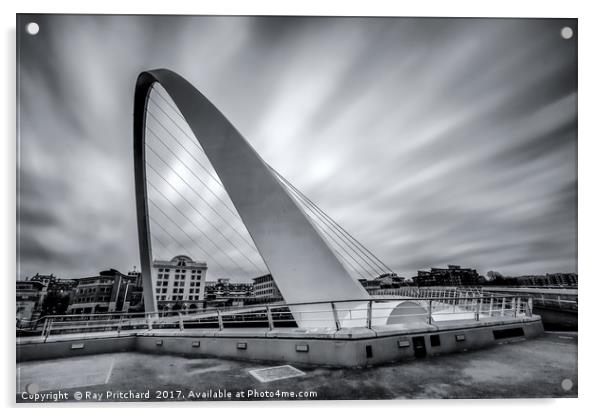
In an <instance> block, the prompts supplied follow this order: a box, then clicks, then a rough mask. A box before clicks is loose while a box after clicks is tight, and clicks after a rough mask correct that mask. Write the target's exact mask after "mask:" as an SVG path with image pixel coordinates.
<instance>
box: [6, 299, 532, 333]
mask: <svg viewBox="0 0 602 416" xmlns="http://www.w3.org/2000/svg"><path fill="white" fill-rule="evenodd" d="M445 294H446V295H450V293H445ZM532 310H533V301H532V298H531V297H529V296H503V295H502V296H500V295H494V294H483V293H481V294H474V295H472V296H458V293H456V294H454V295H453V296H451V295H450V296H438V297H384V298H372V299H358V300H344V301H333V302H324V301H320V302H311V303H296V304H272V305H258V306H252V307H247V308H229V309H225V308H224V309H214V310H209V311H200V312H195V313H192V314H185V313H182V312H178V311H172V312H171V313H167V314H166V313H159V312H153V313H109V314H88V315H52V316H45V317H42V318H40V319H38V320H35V321H31V323H32V324H33V325H31V326H30V327H28V328H18V329H21V330H22V331H23V332H22V333H21V335H34V336H40V337H42V338H43V339H44V341H46V339H47V338H48V337H49V336H50V335H61V334H75V333H77V334H83V333H89V332H110V331H112V332H115V333H116V334H117V335H118V336H119V335H120V334H121V333H122V332H124V331H140V330H158V329H173V330H178V331H184V330H188V329H213V330H217V331H222V330H224V329H225V328H234V327H238V328H251V327H255V328H257V327H260V328H266V329H269V330H273V329H275V328H282V327H295V326H296V324H295V323H296V322H299V321H302V322H303V323H304V325H305V326H309V327H312V325H313V324H314V323H315V325H316V326H318V327H331V328H332V329H336V330H341V329H345V328H357V327H366V328H373V327H375V326H379V327H380V326H390V325H399V324H401V325H406V324H409V323H411V324H423V325H429V324H433V323H437V322H441V321H455V320H457V321H461V320H470V321H479V320H482V319H487V318H497V317H515V318H519V317H530V316H532ZM325 322H327V323H326V324H325ZM28 331H29V332H28Z"/></svg>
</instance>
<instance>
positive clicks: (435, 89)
mask: <svg viewBox="0 0 602 416" xmlns="http://www.w3.org/2000/svg"><path fill="white" fill-rule="evenodd" d="M30 21H35V22H37V23H38V24H39V27H40V31H39V33H38V34H37V35H35V36H31V35H29V34H27V33H26V32H25V30H24V26H25V25H26V24H27V23H28V22H30ZM566 26H569V27H571V28H572V29H573V32H574V36H573V37H572V38H571V39H565V38H563V37H562V36H561V29H562V28H563V27H566ZM17 31H18V78H19V79H18V94H17V104H18V140H19V142H18V149H19V150H18V169H19V171H18V189H17V192H18V204H19V212H18V226H19V227H18V248H19V254H18V256H19V257H18V276H17V278H25V277H26V276H31V275H33V274H35V273H42V274H50V273H54V274H55V275H57V276H59V277H65V278H72V277H83V276H90V275H94V274H96V273H98V272H99V271H100V270H104V269H108V268H117V269H118V270H121V271H124V272H125V271H128V270H130V269H132V267H133V266H137V267H139V252H138V241H137V228H136V217H135V215H136V214H135V199H134V176H133V155H132V108H133V91H134V85H135V81H136V77H137V76H138V74H139V73H140V72H142V71H144V70H148V69H153V68H168V69H171V70H173V71H175V72H177V73H179V74H180V75H182V76H183V77H185V78H186V79H188V80H189V81H190V82H191V83H192V84H193V85H194V86H195V87H197V88H198V89H199V90H200V91H201V92H202V93H203V94H204V95H205V96H206V97H207V98H208V99H209V100H211V101H212V102H213V103H214V104H215V106H216V107H217V108H218V109H219V110H220V111H221V112H222V113H223V114H224V115H225V116H226V117H227V118H228V119H229V120H230V122H232V124H233V125H234V126H235V127H236V128H237V129H238V131H239V132H240V133H241V134H242V135H243V136H244V137H245V138H246V139H247V141H248V142H249V143H250V144H251V145H252V146H253V147H254V148H255V149H256V150H257V152H258V153H259V154H260V155H261V156H262V158H263V159H264V160H265V161H266V162H267V163H269V164H270V165H271V166H272V167H273V168H275V169H276V170H277V171H278V172H280V174H282V175H283V176H284V177H286V178H287V179H288V180H289V181H290V182H292V183H293V184H294V185H295V186H296V187H297V188H298V189H300V190H301V191H302V192H303V193H304V194H305V195H307V196H308V197H309V198H311V200H313V201H314V202H315V203H316V204H317V205H319V206H320V207H321V208H322V209H323V210H324V211H325V212H326V213H328V215H329V216H330V217H332V218H333V219H335V220H336V221H337V222H339V223H340V224H341V225H342V226H343V227H344V228H345V229H346V230H347V231H349V232H350V233H351V234H352V235H353V236H354V237H356V238H357V239H358V240H359V241H361V242H362V243H363V245H365V246H366V247H368V248H369V249H370V250H371V251H372V252H373V253H374V254H375V255H377V256H378V257H379V258H380V259H381V260H382V261H383V262H384V263H386V264H387V265H388V266H389V267H391V268H392V269H393V270H394V271H396V272H397V273H398V274H400V275H402V276H406V277H411V276H414V275H415V274H416V271H417V270H418V269H426V268H430V267H441V266H446V265H447V264H460V265H463V266H467V267H471V268H476V269H477V270H478V271H479V272H480V273H481V274H483V275H484V274H485V273H486V272H487V271H488V270H496V271H498V272H500V273H502V274H505V275H522V274H543V273H549V272H576V271H577V154H576V152H577V26H576V20H570V19H567V20H558V19H442V18H439V19H437V18H296V17H219V16H205V17H192V16H171V17H166V16H163V17H158V16H85V15H21V17H20V20H19V22H18V27H17ZM204 230H206V231H207V232H208V233H210V232H213V233H215V234H214V237H215V238H217V237H218V235H217V234H218V233H219V232H220V231H221V230H215V229H213V231H211V230H210V229H209V228H207V229H204ZM191 250H192V248H191ZM232 255H233V256H236V255H237V254H236V253H233V254H232ZM200 256H201V255H199V257H200ZM197 260H207V261H208V263H209V269H210V271H211V270H212V264H211V263H212V262H211V259H207V258H204V259H203V258H198V259H197ZM249 273H250V275H249V276H237V279H236V280H248V279H250V278H251V277H254V276H255V275H253V274H252V272H249ZM210 277H211V275H210Z"/></svg>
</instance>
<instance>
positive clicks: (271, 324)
mask: <svg viewBox="0 0 602 416" xmlns="http://www.w3.org/2000/svg"><path fill="white" fill-rule="evenodd" d="M265 312H266V314H267V317H268V326H269V328H270V331H271V330H272V329H274V318H273V317H272V310H271V309H270V306H269V305H266V307H265Z"/></svg>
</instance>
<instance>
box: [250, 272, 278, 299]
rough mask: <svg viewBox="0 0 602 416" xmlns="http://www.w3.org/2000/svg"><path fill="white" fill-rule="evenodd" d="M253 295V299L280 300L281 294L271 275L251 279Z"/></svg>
mask: <svg viewBox="0 0 602 416" xmlns="http://www.w3.org/2000/svg"><path fill="white" fill-rule="evenodd" d="M253 294H254V296H255V298H273V299H282V294H281V293H280V289H278V285H276V282H275V281H274V279H273V278H272V275H271V274H266V275H263V276H259V277H255V278H254V279H253Z"/></svg>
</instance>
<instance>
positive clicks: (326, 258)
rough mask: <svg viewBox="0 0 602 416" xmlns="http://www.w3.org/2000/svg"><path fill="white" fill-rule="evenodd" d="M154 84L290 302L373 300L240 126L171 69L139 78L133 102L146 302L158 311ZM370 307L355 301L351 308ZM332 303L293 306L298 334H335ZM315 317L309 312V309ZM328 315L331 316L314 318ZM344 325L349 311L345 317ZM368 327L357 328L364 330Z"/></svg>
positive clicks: (140, 241) (140, 238)
mask: <svg viewBox="0 0 602 416" xmlns="http://www.w3.org/2000/svg"><path fill="white" fill-rule="evenodd" d="M154 83H159V84H160V85H161V86H162V87H163V88H164V89H165V91H167V93H168V94H169V96H170V97H171V99H172V100H173V102H174V103H175V105H176V106H177V107H178V109H179V110H180V112H181V113H182V115H183V116H184V119H185V120H186V122H187V123H188V125H189V127H190V129H191V130H192V132H193V133H194V135H195V137H196V139H197V140H198V142H199V144H200V145H201V147H202V148H203V150H204V151H205V154H206V155H207V157H208V159H209V161H210V162H211V164H212V165H213V167H214V169H215V171H216V173H217V175H218V176H219V178H220V179H221V181H222V183H223V184H224V187H225V188H226V191H227V192H228V195H229V196H230V198H231V200H232V202H233V203H234V206H235V207H236V209H237V211H238V213H239V215H240V217H241V219H242V221H243V223H244V224H245V226H246V228H247V230H248V231H249V234H250V235H251V237H252V239H253V241H254V243H255V246H256V247H257V250H258V251H259V253H260V255H261V256H262V258H263V260H264V262H265V264H266V266H267V267H268V269H269V271H270V273H271V274H272V276H273V278H274V280H275V281H276V284H277V285H278V288H279V289H280V291H281V292H282V295H283V297H284V299H285V301H286V302H287V303H305V302H331V301H343V300H354V301H361V300H367V299H369V298H370V296H369V295H368V293H367V292H366V291H365V290H364V288H363V287H362V286H361V284H360V283H359V282H358V281H356V280H355V279H353V278H352V277H351V276H350V275H349V273H348V272H347V270H346V269H345V268H344V267H343V266H342V264H341V263H340V261H339V260H338V258H337V257H336V256H335V254H334V252H333V250H332V249H331V247H330V246H329V245H328V243H326V242H325V241H324V240H323V238H322V237H321V236H320V234H319V232H318V231H317V230H316V228H315V227H314V224H313V223H312V221H311V220H310V219H309V218H308V217H307V215H306V214H305V213H304V212H303V210H302V209H300V207H299V206H298V205H297V203H296V202H295V201H294V199H293V198H292V197H291V195H290V194H289V193H288V191H287V190H286V189H285V188H284V187H283V186H282V184H281V182H280V181H279V180H278V179H277V178H276V177H275V176H274V174H273V173H272V171H271V169H270V168H269V167H268V166H267V165H266V163H265V162H264V161H263V160H262V159H261V157H260V156H259V155H258V154H257V153H256V152H255V150H254V149H253V148H252V147H251V146H250V145H249V143H248V142H247V141H246V140H245V139H244V138H243V137H242V135H241V134H240V133H239V132H238V131H237V130H236V129H235V128H234V126H233V125H232V124H231V123H230V122H229V121H228V120H227V119H226V118H225V117H224V116H223V115H222V114H221V113H220V112H219V110H218V109H217V108H215V107H214V106H213V104H211V102H209V100H208V99H207V98H206V97H205V96H203V94H201V93H200V92H199V91H198V90H197V89H196V88H195V87H194V86H193V85H192V84H190V83H189V82H188V81H186V80H185V79H184V78H182V77H181V76H179V75H178V74H176V73H174V72H172V71H169V70H167V69H156V70H152V71H147V72H143V73H141V74H140V75H139V76H138V80H137V83H136V90H135V98H134V166H135V180H136V205H137V216H138V237H139V243H140V261H141V272H142V278H143V282H144V302H145V307H146V310H147V311H151V310H156V298H155V291H154V288H153V282H152V279H151V273H150V262H151V243H150V234H149V220H148V205H147V190H146V163H145V146H144V143H145V130H146V129H145V124H146V104H147V100H148V99H149V93H150V90H151V87H152V85H153V84H154ZM360 305H364V306H365V302H352V303H350V304H349V305H348V306H350V307H351V309H353V308H356V307H358V306H360ZM329 308H331V304H330V303H321V304H320V305H315V304H314V305H311V306H299V307H292V308H291V309H292V312H293V315H294V316H295V319H296V321H297V324H298V325H299V327H305V328H314V327H334V326H335V322H334V320H333V313H332V310H329ZM310 309H311V310H312V311H314V312H312V313H308V312H307V311H308V310H310ZM316 310H323V311H324V312H323V313H322V312H319V313H318V312H315V311H316ZM341 313H342V315H343V316H341V317H340V318H341V319H345V316H346V315H345V314H346V312H344V311H341ZM364 325H365V322H363V323H362V324H360V323H359V322H358V325H357V326H364Z"/></svg>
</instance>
